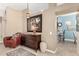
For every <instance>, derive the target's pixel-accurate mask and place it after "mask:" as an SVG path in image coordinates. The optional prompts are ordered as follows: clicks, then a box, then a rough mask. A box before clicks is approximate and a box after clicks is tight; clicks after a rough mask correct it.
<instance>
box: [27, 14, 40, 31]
mask: <svg viewBox="0 0 79 59" xmlns="http://www.w3.org/2000/svg"><path fill="white" fill-rule="evenodd" d="M33 31H36V32H42V14H40V15H36V16H32V17H30V18H28V19H27V32H33Z"/></svg>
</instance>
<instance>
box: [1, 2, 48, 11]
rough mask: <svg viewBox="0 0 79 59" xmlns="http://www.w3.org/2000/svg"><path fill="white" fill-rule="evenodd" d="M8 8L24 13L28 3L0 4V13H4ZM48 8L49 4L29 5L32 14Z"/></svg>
mask: <svg viewBox="0 0 79 59" xmlns="http://www.w3.org/2000/svg"><path fill="white" fill-rule="evenodd" d="M7 7H11V8H14V9H16V10H19V11H22V10H24V9H26V8H27V3H0V12H2V11H4V10H5V9H6V8H7ZM47 8H48V3H29V9H30V10H31V12H37V11H40V10H45V9H47Z"/></svg>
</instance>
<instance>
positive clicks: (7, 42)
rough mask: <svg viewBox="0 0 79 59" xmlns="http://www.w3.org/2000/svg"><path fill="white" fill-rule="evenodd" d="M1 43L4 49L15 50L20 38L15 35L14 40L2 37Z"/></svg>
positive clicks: (9, 37) (10, 37)
mask: <svg viewBox="0 0 79 59" xmlns="http://www.w3.org/2000/svg"><path fill="white" fill-rule="evenodd" d="M15 35H16V34H15ZM3 42H4V46H5V47H12V48H15V47H16V46H18V45H19V44H20V43H21V36H20V35H17V36H15V37H14V38H13V37H12V36H8V37H4V39H3Z"/></svg>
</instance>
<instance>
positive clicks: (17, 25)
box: [6, 8, 23, 35]
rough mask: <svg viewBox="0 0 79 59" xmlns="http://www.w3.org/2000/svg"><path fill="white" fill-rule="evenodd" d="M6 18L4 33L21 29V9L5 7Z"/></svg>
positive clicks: (11, 32) (7, 33)
mask: <svg viewBox="0 0 79 59" xmlns="http://www.w3.org/2000/svg"><path fill="white" fill-rule="evenodd" d="M6 20H7V24H6V35H12V34H14V33H16V32H22V31H23V28H22V27H23V25H22V24H23V15H22V12H21V11H18V10H15V9H12V8H7V15H6Z"/></svg>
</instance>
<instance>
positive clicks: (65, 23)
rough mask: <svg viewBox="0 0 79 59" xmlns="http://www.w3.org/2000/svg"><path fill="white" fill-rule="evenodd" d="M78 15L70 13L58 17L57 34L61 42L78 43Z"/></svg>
mask: <svg viewBox="0 0 79 59" xmlns="http://www.w3.org/2000/svg"><path fill="white" fill-rule="evenodd" d="M75 32H76V14H73V13H69V14H64V15H59V16H57V34H58V40H59V41H73V42H74V43H76V37H75Z"/></svg>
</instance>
